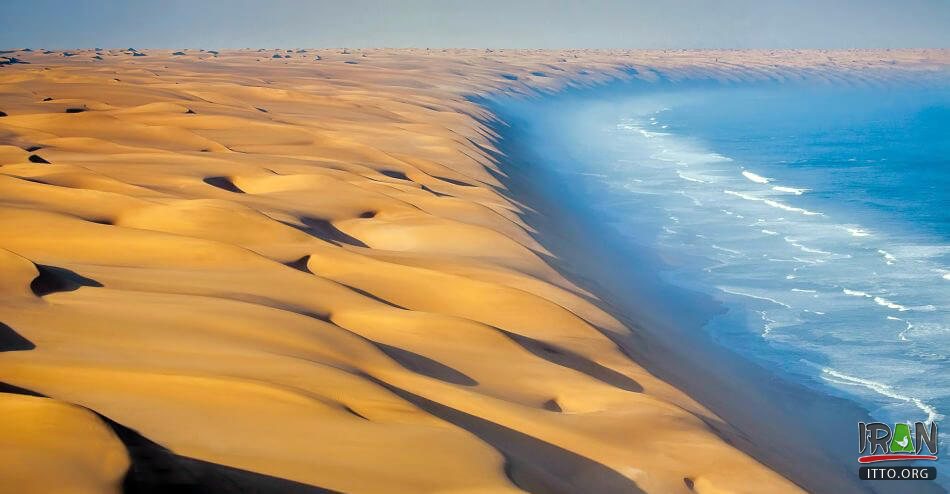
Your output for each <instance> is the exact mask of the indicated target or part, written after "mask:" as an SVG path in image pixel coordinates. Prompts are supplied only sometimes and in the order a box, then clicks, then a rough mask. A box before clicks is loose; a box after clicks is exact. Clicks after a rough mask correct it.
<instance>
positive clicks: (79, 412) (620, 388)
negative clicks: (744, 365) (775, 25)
mask: <svg viewBox="0 0 950 494" xmlns="http://www.w3.org/2000/svg"><path fill="white" fill-rule="evenodd" d="M72 53H73V54H74V55H73V56H70V57H61V56H56V54H55V53H52V54H50V53H41V52H17V54H16V56H17V57H18V58H21V59H23V60H25V61H27V62H29V63H28V64H22V65H21V64H18V65H15V66H9V67H3V68H2V69H0V94H2V96H0V110H3V115H4V116H3V117H2V118H0V344H2V345H3V346H2V347H0V380H2V382H3V384H2V385H3V388H0V409H2V410H6V411H7V412H4V413H3V414H4V416H5V417H10V418H7V419H5V420H4V421H3V426H2V427H3V428H4V430H3V431H0V443H3V444H5V445H9V446H10V448H13V449H14V450H16V451H18V452H24V454H26V455H28V458H27V457H21V458H20V461H19V462H16V463H15V464H16V465H17V467H16V468H3V469H0V485H17V486H19V487H22V489H20V491H21V492H42V491H44V489H46V488H47V487H48V486H49V485H70V486H75V487H76V489H75V492H119V491H120V490H121V489H122V487H123V482H125V487H126V488H129V486H130V485H131V486H136V485H138V486H143V485H144V486H159V487H163V488H172V487H175V486H182V485H200V486H203V487H204V488H207V489H211V490H212V491H214V492H227V491H228V489H229V487H228V486H231V488H233V486H234V485H246V486H253V487H254V488H256V489H259V490H260V491H262V492H297V491H299V492H354V493H382V492H407V493H420V492H459V493H461V492H523V491H527V492H532V493H563V492H602V493H607V492H639V491H646V492H692V491H695V492H764V491H768V492H794V491H797V490H798V488H797V487H796V486H795V485H794V484H792V483H791V482H789V481H788V480H787V479H785V478H783V477H782V476H781V475H779V474H777V473H776V472H774V471H772V470H770V469H769V468H767V467H766V466H764V465H762V464H761V463H759V462H757V461H756V460H755V459H753V458H751V457H749V456H748V455H746V454H744V453H743V452H741V451H740V450H739V449H737V448H735V447H733V446H732V445H730V444H729V443H728V442H727V441H726V440H724V439H723V437H721V434H722V435H725V436H729V435H730V434H737V433H736V431H732V430H731V429H730V427H729V425H728V424H725V423H723V422H722V420H721V419H719V418H718V417H716V416H715V415H714V414H712V413H711V412H709V411H708V410H706V409H705V408H703V407H702V406H701V405H699V404H698V403H696V402H694V401H693V400H691V399H690V398H689V397H687V396H685V395H684V394H683V393H681V392H680V391H678V390H677V389H675V388H673V387H671V386H669V385H667V384H666V383H664V382H662V381H660V380H658V379H657V378H656V377H654V376H652V375H651V374H650V373H648V372H646V371H645V370H644V369H643V368H641V367H640V366H639V365H637V364H636V363H635V362H634V361H632V360H631V359H630V358H629V357H628V356H626V355H625V354H624V353H623V352H622V351H621V350H620V348H618V347H617V345H616V344H615V343H614V342H613V341H612V340H611V338H610V336H616V335H621V336H623V335H629V334H630V332H631V330H630V329H629V328H627V327H625V326H624V325H623V324H621V323H620V322H618V321H617V320H616V319H615V318H614V317H612V316H611V315H610V314H608V313H606V312H604V311H603V310H601V309H600V308H598V306H597V305H595V304H594V303H593V302H592V301H591V297H592V295H591V294H590V293H588V292H586V291H584V290H583V289H581V288H579V287H578V286H576V285H575V284H574V283H572V282H571V281H570V280H567V279H565V278H564V277H563V276H562V275H561V274H559V273H558V272H557V271H556V270H554V269H552V267H551V266H549V265H548V264H547V263H546V261H545V256H546V255H549V253H548V252H547V251H546V250H545V249H544V247H543V246H542V245H540V244H539V243H538V242H537V241H536V240H535V239H534V237H533V236H532V233H533V230H532V227H531V226H530V225H528V224H526V223H525V222H524V221H523V220H522V219H521V217H520V216H519V213H521V212H524V211H525V206H524V205H522V204H519V203H517V202H516V200H515V199H512V198H510V197H508V195H507V194H506V191H505V189H504V185H503V181H504V176H503V172H502V169H501V168H500V167H499V165H498V162H497V161H496V160H497V159H499V157H498V156H497V152H496V150H495V148H494V147H493V144H492V139H493V138H494V137H495V136H494V135H493V134H492V132H491V130H490V128H489V127H488V126H486V125H485V124H484V122H486V121H490V120H491V119H492V115H490V114H488V113H487V112H486V110H484V109H483V108H482V107H479V106H478V105H477V104H475V103H473V102H472V101H471V100H470V97H471V96H475V95H480V94H487V93H489V92H492V91H512V92H521V93H524V94H525V95H530V94H532V93H533V92H534V91H537V90H556V89H558V88H562V87H564V86H565V85H566V84H568V83H569V82H571V81H574V83H577V84H596V83H601V82H604V81H607V80H609V79H611V78H618V77H620V78H629V77H640V78H644V79H651V78H657V77H666V78H676V77H682V78H686V77H695V76H704V75H705V76H709V77H731V78H750V79H754V78H785V77H795V76H803V77H804V76H807V77H816V78H823V77H833V75H829V74H830V72H827V73H826V72H823V71H822V70H821V64H826V65H834V66H835V68H836V70H839V71H848V70H854V71H855V72H857V71H858V70H859V69H860V70H862V71H863V72H861V73H862V74H865V75H864V76H862V77H863V79H861V80H862V81H864V82H865V83H870V84H873V83H875V77H877V74H881V73H883V71H886V70H888V69H887V67H889V66H890V63H891V61H892V60H893V59H896V60H898V61H900V62H901V64H902V65H903V66H906V67H910V69H908V70H909V72H908V73H909V74H911V75H907V76H906V77H914V75H913V74H915V73H916V74H917V75H921V74H923V75H926V74H927V73H929V72H930V71H933V70H937V69H936V68H935V67H939V64H940V63H945V61H946V59H947V53H946V52H944V51H926V50H921V51H894V52H886V53H876V52H856V53H824V52H809V53H804V54H800V56H796V57H789V56H787V55H788V54H787V53H786V54H782V53H778V54H774V53H772V54H770V53H768V52H761V53H757V54H755V55H754V56H749V55H748V54H746V55H738V54H735V53H731V52H721V53H699V52H683V53H679V52H672V53H660V52H643V53H637V54H629V53H623V52H584V51H574V52H563V53H561V52H533V51H520V52H491V51H483V50H467V51H466V50H453V51H428V50H405V51H391V50H362V51H361V52H359V53H360V54H356V53H354V52H350V51H343V52H341V51H339V50H309V51H306V52H303V53H301V52H286V53H285V52H281V57H279V58H277V57H276V55H275V56H272V53H271V52H258V51H251V50H245V51H222V52H220V53H218V52H206V51H197V50H188V51H182V52H174V53H173V52H171V51H153V50H146V51H143V52H138V51H136V52H134V53H133V52H130V51H127V50H126V51H119V50H113V51H107V50H106V51H100V52H93V51H90V50H85V51H84V50H76V51H73V52H72ZM135 53H143V54H147V56H142V57H137V56H135ZM361 55H365V56H361ZM133 57H135V58H133ZM717 57H719V58H722V59H723V60H727V59H728V60H731V61H732V62H734V63H726V62H725V61H722V62H720V61H719V58H717ZM803 67H804V68H803ZM808 67H814V68H808ZM869 67H870V68H869ZM803 74H804V75H803ZM34 157H35V158H34ZM8 412H9V415H8ZM710 424H711V425H715V427H716V429H715V430H714V429H713V427H712V426H711V425H710ZM67 438H68V439H67ZM10 448H8V447H6V446H4V447H2V448H0V451H7V452H9V451H11V449H10ZM9 461H12V460H10V459H8V460H5V461H4V463H6V464H8V465H9V464H10V463H9ZM130 465H131V468H130ZM127 472H128V473H127ZM123 479H124V480H123Z"/></svg>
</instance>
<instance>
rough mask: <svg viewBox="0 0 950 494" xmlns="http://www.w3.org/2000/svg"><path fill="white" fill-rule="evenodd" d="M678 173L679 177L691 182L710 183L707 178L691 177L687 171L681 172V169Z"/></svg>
mask: <svg viewBox="0 0 950 494" xmlns="http://www.w3.org/2000/svg"><path fill="white" fill-rule="evenodd" d="M676 175H677V176H678V177H679V178H682V179H683V180H688V181H690V182H697V183H701V184H708V183H709V182H707V181H705V180H702V179H698V178H696V177H691V176H689V175H686V174H685V173H683V172H681V171H679V170H676Z"/></svg>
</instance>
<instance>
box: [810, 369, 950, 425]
mask: <svg viewBox="0 0 950 494" xmlns="http://www.w3.org/2000/svg"><path fill="white" fill-rule="evenodd" d="M821 372H822V374H823V375H822V378H823V379H825V380H828V381H832V382H838V383H840V384H847V385H851V386H862V387H864V388H867V389H870V390H871V391H874V392H876V393H878V394H881V395H884V396H887V397H888V398H893V399H895V400H899V401H904V402H908V403H912V404H913V405H914V406H916V407H917V408H919V409H920V410H921V411H923V412H924V413H926V414H927V422H933V421H936V420H940V419H942V418H943V415H941V414H940V413H939V412H937V409H936V408H934V407H932V406H930V405H928V404H926V403H924V402H923V401H921V400H920V399H919V398H915V397H912V396H906V395H902V394H900V393H897V392H896V391H894V388H892V387H891V386H888V385H887V384H883V383H879V382H876V381H871V380H869V379H862V378H860V377H854V376H849V375H847V374H844V373H842V372H838V371H836V370H834V369H831V368H828V367H823V368H822V369H821ZM827 376H831V377H833V378H835V379H837V381H835V380H834V379H828V377H827Z"/></svg>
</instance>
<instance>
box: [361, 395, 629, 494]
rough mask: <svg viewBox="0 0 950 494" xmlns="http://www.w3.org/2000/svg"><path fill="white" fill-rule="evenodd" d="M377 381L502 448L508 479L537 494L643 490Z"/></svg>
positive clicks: (592, 464)
mask: <svg viewBox="0 0 950 494" xmlns="http://www.w3.org/2000/svg"><path fill="white" fill-rule="evenodd" d="M370 379H373V381H374V382H376V383H377V384H379V385H381V386H384V387H385V388H387V389H389V390H390V391H392V392H393V393H395V394H397V395H399V396H400V397H402V398H403V399H405V400H406V401H409V402H410V403H412V404H414V405H416V406H418V407H419V408H421V409H423V410H425V411H426V412H428V413H431V414H432V415H435V416H436V417H439V418H441V419H442V420H445V421H447V422H451V423H452V424H454V425H456V426H458V427H461V428H463V429H465V430H467V431H469V432H471V433H472V434H475V435H476V436H478V437H479V438H480V439H482V440H483V441H485V442H486V443H488V444H490V445H491V446H492V447H494V448H495V449H497V450H499V451H501V452H502V454H504V455H505V458H506V459H507V465H506V468H505V471H506V473H507V474H508V477H509V478H510V479H511V481H512V482H513V483H514V484H515V485H517V486H518V487H519V488H521V489H523V490H525V491H527V492H530V493H532V494H567V493H578V492H591V493H593V492H596V493H599V494H611V493H624V494H636V493H641V492H643V491H642V490H641V489H640V488H639V486H637V484H636V482H634V481H633V480H630V479H628V478H627V477H624V476H623V475H620V473H618V472H617V471H615V470H613V469H612V468H610V467H607V466H606V465H602V464H600V463H598V462H596V461H594V460H591V459H590V458H586V457H584V456H581V455H579V454H577V453H574V452H572V451H568V450H566V449H564V448H561V447H560V446H557V445H554V444H551V443H548V442H546V441H543V440H541V439H538V438H536V437H533V436H530V435H528V434H525V433H523V432H520V431H516V430H514V429H509V428H508V427H505V426H503V425H501V424H497V423H494V422H492V421H490V420H486V419H483V418H481V417H476V416H474V415H471V414H468V413H465V412H462V411H460V410H456V409H454V408H451V407H448V406H445V405H443V404H441V403H437V402H435V401H432V400H429V399H428V398H424V397H422V396H419V395H416V394H414V393H411V392H409V391H406V390H404V389H401V388H398V387H395V386H392V385H390V384H388V383H385V382H383V381H380V380H378V379H374V378H372V377H370Z"/></svg>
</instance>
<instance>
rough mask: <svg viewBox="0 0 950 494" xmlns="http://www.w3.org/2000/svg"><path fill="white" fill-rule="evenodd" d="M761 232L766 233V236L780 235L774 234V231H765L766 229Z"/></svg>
mask: <svg viewBox="0 0 950 494" xmlns="http://www.w3.org/2000/svg"><path fill="white" fill-rule="evenodd" d="M761 232H762V233H764V234H766V235H778V232H773V231H772V230H765V229H762V230H761Z"/></svg>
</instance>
